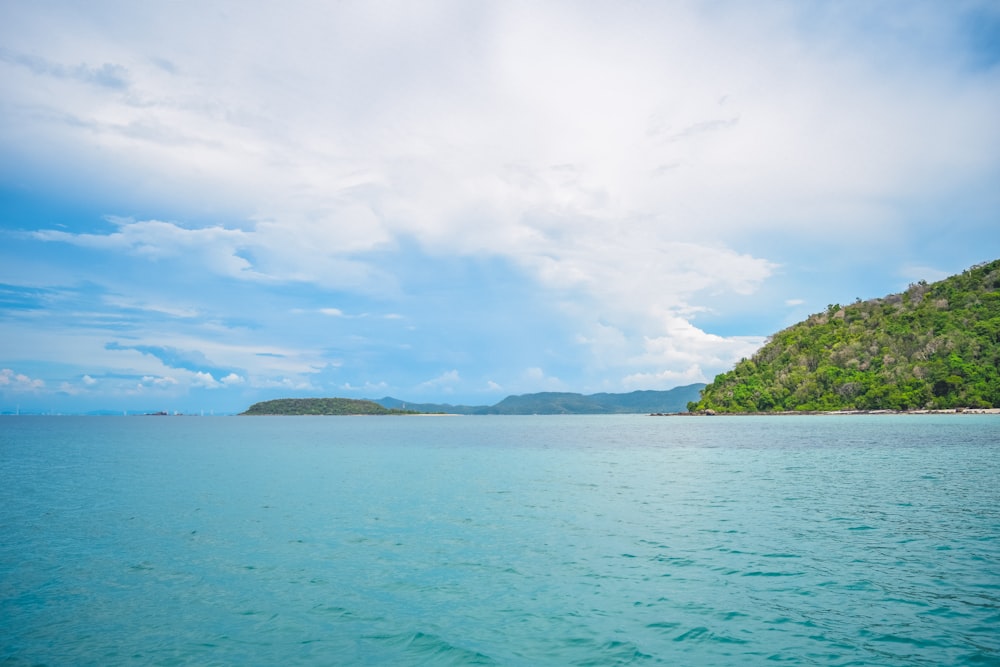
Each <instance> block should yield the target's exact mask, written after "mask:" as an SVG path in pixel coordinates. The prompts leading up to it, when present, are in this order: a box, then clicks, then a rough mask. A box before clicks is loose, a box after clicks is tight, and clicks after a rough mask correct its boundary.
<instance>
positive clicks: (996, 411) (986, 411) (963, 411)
mask: <svg viewBox="0 0 1000 667" xmlns="http://www.w3.org/2000/svg"><path fill="white" fill-rule="evenodd" d="M797 415H805V416H825V415H829V416H839V415H1000V408H948V409H945V410H784V411H781V412H715V411H714V410H703V411H700V412H652V413H650V415H649V416H650V417H794V416H797Z"/></svg>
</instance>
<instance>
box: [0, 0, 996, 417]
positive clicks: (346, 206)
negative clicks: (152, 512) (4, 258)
mask: <svg viewBox="0 0 1000 667" xmlns="http://www.w3.org/2000/svg"><path fill="white" fill-rule="evenodd" d="M189 9H190V8H187V7H184V6H179V5H175V4H171V3H167V4H161V5H155V6H148V5H133V4H131V3H120V2H96V3H88V5H87V7H86V8H85V9H84V8H78V7H77V6H76V5H74V4H71V3H65V4H63V3H58V2H57V3H46V4H43V5H38V4H22V5H14V6H10V7H6V8H5V9H4V10H3V14H4V19H5V20H4V21H3V24H4V27H3V28H0V36H2V38H3V44H4V47H3V49H2V50H0V91H2V92H3V95H2V97H3V99H4V102H2V103H0V120H2V122H0V151H2V156H3V161H2V165H0V168H2V172H0V173H2V175H3V182H4V183H5V184H6V187H7V188H8V190H9V191H12V192H13V191H17V192H27V193H29V194H28V195H25V199H26V200H28V201H31V202H36V203H35V205H34V207H33V208H32V207H25V208H24V210H23V211H21V210H20V209H17V208H15V207H13V206H12V207H10V209H9V210H8V213H7V214H6V215H7V217H6V219H5V220H4V222H3V225H4V229H6V230H8V232H9V233H8V239H11V240H14V241H16V244H17V246H18V248H19V249H24V250H23V252H21V253H20V257H21V258H20V259H17V258H13V259H12V260H11V262H10V263H9V264H8V269H7V270H6V271H0V274H2V275H0V281H4V282H6V283H8V284H10V285H11V286H12V290H13V291H14V292H15V293H17V294H18V295H24V294H26V291H27V290H29V289H36V290H37V289H48V290H55V291H54V292H53V293H52V294H57V293H58V294H62V295H64V296H66V298H67V301H65V302H64V306H62V307H61V308H62V310H57V311H56V312H60V313H63V314H65V315H66V317H64V318H62V319H61V320H60V321H61V326H64V327H65V326H69V325H68V324H67V323H68V321H69V320H70V318H69V316H68V314H69V312H70V310H72V309H82V308H84V307H86V308H88V312H89V313H91V315H92V317H90V316H88V318H89V319H88V318H83V319H79V318H78V319H77V320H76V322H77V324H76V325H75V327H76V330H75V331H73V333H74V335H76V337H77V339H78V342H77V343H74V344H72V345H71V346H70V348H71V349H74V350H77V352H75V353H72V354H71V353H69V352H67V353H66V354H65V355H62V356H63V357H65V358H62V359H60V360H59V363H65V364H68V365H72V366H75V367H77V368H74V372H75V375H74V377H76V378H80V377H83V374H84V373H89V375H88V377H91V378H96V377H98V375H99V374H101V373H114V372H124V371H126V370H128V371H129V372H135V373H138V374H139V377H145V375H144V374H145V373H147V372H148V373H149V374H150V375H149V376H150V377H171V378H174V379H175V380H176V382H177V383H178V384H180V383H183V384H184V386H185V387H193V388H201V389H207V388H213V389H223V388H226V387H228V388H229V389H237V390H239V391H244V392H246V391H249V390H251V389H253V388H258V389H265V388H275V387H277V388H279V389H280V388H283V387H295V388H298V390H301V391H323V390H324V389H325V388H333V387H341V388H343V387H349V388H353V389H357V388H360V387H366V386H368V387H385V388H386V389H387V390H392V391H397V390H398V391H401V392H405V391H412V392H414V394H419V395H414V398H415V399H416V398H422V397H433V395H434V393H435V392H438V393H444V392H447V393H449V394H452V393H454V394H455V395H460V396H473V397H474V394H475V392H477V391H483V390H482V387H489V388H498V387H501V386H503V387H505V388H507V389H508V390H510V391H531V390H536V389H542V388H547V387H552V386H555V385H556V383H557V381H555V379H554V378H556V377H559V378H562V379H561V380H559V381H558V382H559V383H562V386H566V387H568V388H571V389H575V390H580V391H586V390H611V391H614V390H631V389H640V388H666V387H670V386H675V385H677V384H684V383H688V382H695V381H705V380H709V379H711V377H712V376H713V375H714V374H715V373H717V372H719V371H722V370H725V369H726V368H728V367H729V366H730V365H731V364H732V363H734V362H735V361H736V360H738V359H739V358H740V357H742V356H746V355H748V354H750V353H752V351H753V350H754V349H755V348H756V346H758V345H759V344H760V343H761V342H762V340H763V336H765V335H766V334H768V333H771V332H772V331H773V330H774V328H776V327H778V326H781V325H783V324H786V323H787V318H793V319H794V317H795V316H796V314H799V315H801V314H803V313H805V312H809V311H808V307H809V306H810V305H811V306H813V307H814V308H815V307H822V305H825V304H822V305H817V303H818V301H817V300H819V301H821V300H822V299H829V300H836V299H838V298H840V299H845V298H853V297H854V296H855V294H849V295H847V296H841V295H840V291H841V290H847V291H849V292H850V291H855V292H860V291H862V290H864V293H863V294H859V295H861V296H874V295H878V294H880V293H883V292H885V291H888V290H889V289H891V288H896V287H898V285H897V284H895V282H893V281H898V280H901V278H900V276H903V275H904V274H905V273H906V272H907V267H913V266H922V267H926V269H927V271H931V272H941V273H948V272H951V271H954V270H961V269H962V268H964V267H965V266H966V265H968V264H971V263H972V262H974V261H979V260H982V259H988V258H990V257H991V256H992V254H996V253H997V252H1000V241H997V238H996V234H995V231H994V230H995V229H996V227H995V225H996V223H997V222H998V220H997V211H998V210H1000V194H998V193H997V190H996V188H995V184H996V182H1000V178H998V176H1000V158H998V156H1000V126H998V125H997V123H996V122H995V112H996V109H997V108H1000V81H998V77H1000V74H998V72H1000V70H998V66H997V64H998V62H1000V50H998V49H997V47H996V43H997V41H996V40H990V39H984V38H983V34H987V35H988V34H993V35H997V34H1000V30H997V29H996V27H997V26H998V25H1000V12H998V11H997V9H996V7H995V6H993V5H991V4H990V3H987V2H981V3H980V2H968V3H958V4H948V5H942V4H940V3H933V2H914V3H908V4H907V5H906V6H905V7H903V6H900V5H898V4H894V3H880V2H874V3H866V4H865V5H864V6H863V7H860V6H853V5H845V4H843V3H836V2H829V3H827V2H821V3H810V4H808V5H800V4H777V3H775V4H767V5H755V6H753V7H750V6H748V5H745V4H744V3H734V2H720V3H710V4H706V3H697V2H671V3H652V4H643V3H632V2H628V3H610V2H583V3H564V2H558V1H556V2H543V3H526V2H524V3H522V2H504V3H492V2H486V3H463V2H447V1H441V2H429V3H419V5H414V4H413V3H401V2H374V3H369V2H364V3H362V2H357V3H354V2H347V3H338V4H334V5H331V4H329V3H311V2H303V3H297V4H296V5H295V6H294V7H293V8H278V7H277V6H272V5H271V4H269V3H256V2H250V3H227V2H209V3H207V4H205V5H204V7H203V8H202V9H200V10H199V13H198V16H197V17H194V16H192V15H191V14H192V13H191V12H190V11H189ZM984 26H985V28H984ZM990 26H993V27H992V28H990ZM984 30H985V33H984ZM990 30H992V31H993V32H992V33H991V32H990ZM53 192H58V193H59V197H61V198H64V199H65V200H66V201H67V202H68V203H67V206H70V205H72V204H73V202H76V203H77V204H78V205H79V204H82V203H83V202H88V203H91V204H92V203H93V202H97V206H98V208H99V210H100V212H101V215H96V216H95V215H89V216H84V215H79V216H73V215H64V216H61V217H60V222H59V224H50V222H49V219H48V218H47V217H46V216H39V215H38V210H39V208H40V206H39V205H38V204H37V201H40V200H41V199H43V198H44V196H47V195H49V194H50V193H53ZM31 193H34V195H33V196H34V197H35V199H32V195H31ZM36 200H37V201H36ZM49 217H51V216H49ZM943 228H947V229H948V232H949V234H951V235H952V237H953V239H957V240H954V241H952V242H950V243H948V244H946V245H947V246H948V247H947V248H942V245H941V244H940V242H939V241H938V239H939V237H940V235H941V231H942V229H943ZM984 237H985V238H986V239H987V240H986V241H985V243H984V242H983V238H984ZM964 238H977V239H979V243H978V245H977V244H974V243H970V242H965V241H962V240H961V239H964ZM982 252H986V253H992V254H990V255H984V256H979V255H977V254H976V253H982ZM12 254H13V251H12ZM142 267H147V268H146V269H145V270H144V269H143V268H142ZM821 293H822V294H829V293H833V294H832V295H831V296H820V295H819V294H821ZM95 295H100V298H99V299H98V298H96V297H95ZM18 298H21V297H20V296H19V297H18ZM25 298H27V297H25ZM97 301H99V303H97ZM52 308H53V306H52V305H51V304H50V305H40V304H39V305H37V309H35V310H33V309H30V308H29V309H24V308H22V309H19V310H18V311H17V312H16V313H15V312H14V311H13V310H11V311H8V312H7V313H6V316H5V321H4V324H3V325H2V326H5V327H6V330H5V336H10V337H12V338H11V339H12V340H14V339H15V338H16V339H18V340H19V341H20V342H17V343H16V344H14V345H12V346H11V352H10V354H11V355H12V356H11V357H10V360H9V361H5V360H3V359H0V361H2V362H4V363H9V364H10V365H12V366H13V365H14V364H15V362H18V363H20V362H24V363H28V362H29V361H31V360H33V359H34V360H37V357H33V356H31V355H33V354H38V352H37V351H38V346H37V344H36V343H35V342H32V341H27V340H24V341H21V339H23V338H25V333H24V332H25V331H26V328H27V327H29V326H31V324H30V323H31V322H35V321H37V320H32V319H31V317H32V315H31V313H32V312H40V311H41V310H46V312H49V313H50V314H51V313H52V312H53V310H52ZM765 311H771V312H773V313H774V314H773V315H771V316H769V317H764V316H762V315H760V313H761V312H765ZM345 313H348V314H349V313H356V314H360V313H366V314H368V313H370V314H372V315H373V317H357V316H354V315H351V316H347V315H345ZM463 313H464V315H463ZM713 329H714V330H713ZM43 333H44V332H43ZM65 334H66V330H65V329H61V330H60V329H58V328H57V326H56V325H52V327H51V330H50V331H48V332H47V333H44V335H45V336H51V337H52V339H53V341H54V340H55V339H57V338H59V337H60V335H65ZM122 334H127V337H126V336H124V335H122ZM87 345H89V346H90V347H89V348H88V349H90V350H91V351H92V352H93V354H94V356H93V357H92V358H94V359H97V360H99V361H98V363H97V364H96V365H95V366H94V367H93V368H90V367H86V364H83V363H82V362H81V359H82V358H83V350H82V349H81V348H83V347H86V346H87ZM128 350H131V351H133V352H136V353H138V355H130V356H128V359H129V360H130V361H129V365H128V366H127V368H123V367H121V363H122V360H123V359H124V358H125V357H126V356H127V355H126V354H125V353H126V351H128ZM171 350H173V351H174V352H176V351H177V350H187V351H188V352H189V357H188V360H189V361H190V360H191V359H195V358H197V359H198V360H199V364H191V363H186V364H180V363H179V362H178V360H177V359H176V358H174V359H173V360H171V359H168V358H167V352H168V351H171ZM154 351H157V352H154ZM174 352H170V354H174ZM74 355H76V356H74ZM197 355H200V356H197ZM143 357H145V358H143ZM209 358H211V359H212V361H211V362H210V363H209V362H208V361H207V360H208V359H209ZM404 367H405V369H406V370H405V371H404V370H402V369H403V368H404ZM542 368H544V369H546V370H545V371H541V369H542ZM178 370H179V371H183V372H181V373H175V372H174V371H178ZM536 371H538V372H536ZM226 378H230V380H229V381H226ZM235 378H239V380H236V379H235ZM77 384H79V385H80V386H81V387H83V388H84V389H88V388H90V389H92V388H94V387H95V385H89V384H87V383H79V382H78V383H77ZM138 384H139V385H142V384H143V382H141V381H140V382H139V383H138ZM53 386H55V385H53ZM359 391H360V389H359ZM243 395H244V396H246V395H248V394H243Z"/></svg>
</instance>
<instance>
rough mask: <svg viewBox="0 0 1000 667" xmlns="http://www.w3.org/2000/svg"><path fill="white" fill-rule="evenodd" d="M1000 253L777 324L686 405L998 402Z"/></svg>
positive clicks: (892, 406)
mask: <svg viewBox="0 0 1000 667" xmlns="http://www.w3.org/2000/svg"><path fill="white" fill-rule="evenodd" d="M998 366H1000V260H997V261H994V262H990V263H987V264H980V265H978V266H975V267H972V268H971V269H969V270H967V271H965V272H963V273H961V274H959V275H956V276H952V277H951V278H947V279H945V280H942V281H941V282H937V283H933V284H927V283H926V282H923V281H921V282H919V283H916V284H913V285H910V287H909V289H908V290H907V291H905V292H903V293H901V294H894V295H891V296H887V297H885V298H881V299H872V300H870V301H860V300H859V301H857V302H856V303H853V304H851V305H849V306H844V307H841V306H840V305H838V304H834V305H831V306H829V307H828V308H827V310H826V311H825V312H823V313H819V314H816V315H812V316H811V317H809V318H808V319H807V320H805V321H804V322H800V323H798V324H796V325H794V326H792V327H790V328H788V329H785V330H784V331H781V332H779V333H777V334H775V335H774V336H773V337H772V338H771V339H770V340H769V342H768V343H767V344H766V345H764V347H762V348H761V349H760V350H759V351H758V352H757V353H756V354H755V355H754V356H753V357H752V358H751V359H744V360H743V361H741V362H740V363H738V364H737V365H736V367H735V368H734V369H733V370H731V371H729V372H728V373H723V374H722V375H719V376H717V377H716V378H715V380H714V381H713V382H712V383H711V384H709V385H708V386H707V387H705V389H704V390H703V391H702V395H701V399H700V400H698V401H696V402H692V403H690V404H689V405H688V408H689V409H690V410H691V411H692V412H694V411H702V410H714V411H715V412H777V411H792V410H911V409H919V408H932V409H944V408H955V407H973V408H975V407H1000V370H998Z"/></svg>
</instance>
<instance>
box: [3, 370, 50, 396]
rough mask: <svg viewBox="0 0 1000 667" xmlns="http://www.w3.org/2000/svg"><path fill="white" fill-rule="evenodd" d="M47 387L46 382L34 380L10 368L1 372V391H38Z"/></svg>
mask: <svg viewBox="0 0 1000 667" xmlns="http://www.w3.org/2000/svg"><path fill="white" fill-rule="evenodd" d="M44 387H45V382H44V381H43V380H39V379H33V378H30V377H28V376H27V375H25V374H24V373H15V372H14V371H12V370H11V369H9V368H4V369H3V370H0V390H10V391H37V390H39V389H42V388H44Z"/></svg>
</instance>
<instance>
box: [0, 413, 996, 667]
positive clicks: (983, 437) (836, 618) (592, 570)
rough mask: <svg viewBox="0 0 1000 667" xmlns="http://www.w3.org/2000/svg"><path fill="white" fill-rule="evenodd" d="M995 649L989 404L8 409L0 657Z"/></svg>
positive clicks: (678, 661) (795, 658) (830, 656)
mask: <svg viewBox="0 0 1000 667" xmlns="http://www.w3.org/2000/svg"><path fill="white" fill-rule="evenodd" d="M771 663H777V664H788V665H1000V417H997V416H989V415H919V416H907V415H877V416H875V415H864V416H802V417H794V416H789V417H673V418H664V417H649V416H644V415H616V416H560V417H556V416H537V417H512V416H497V417H26V416H18V417H13V416H11V417H0V664H3V665H43V664H44V665H120V664H129V665H195V664H196V665H279V664H280V665H525V666H527V665H531V666H538V665H743V664H771Z"/></svg>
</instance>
